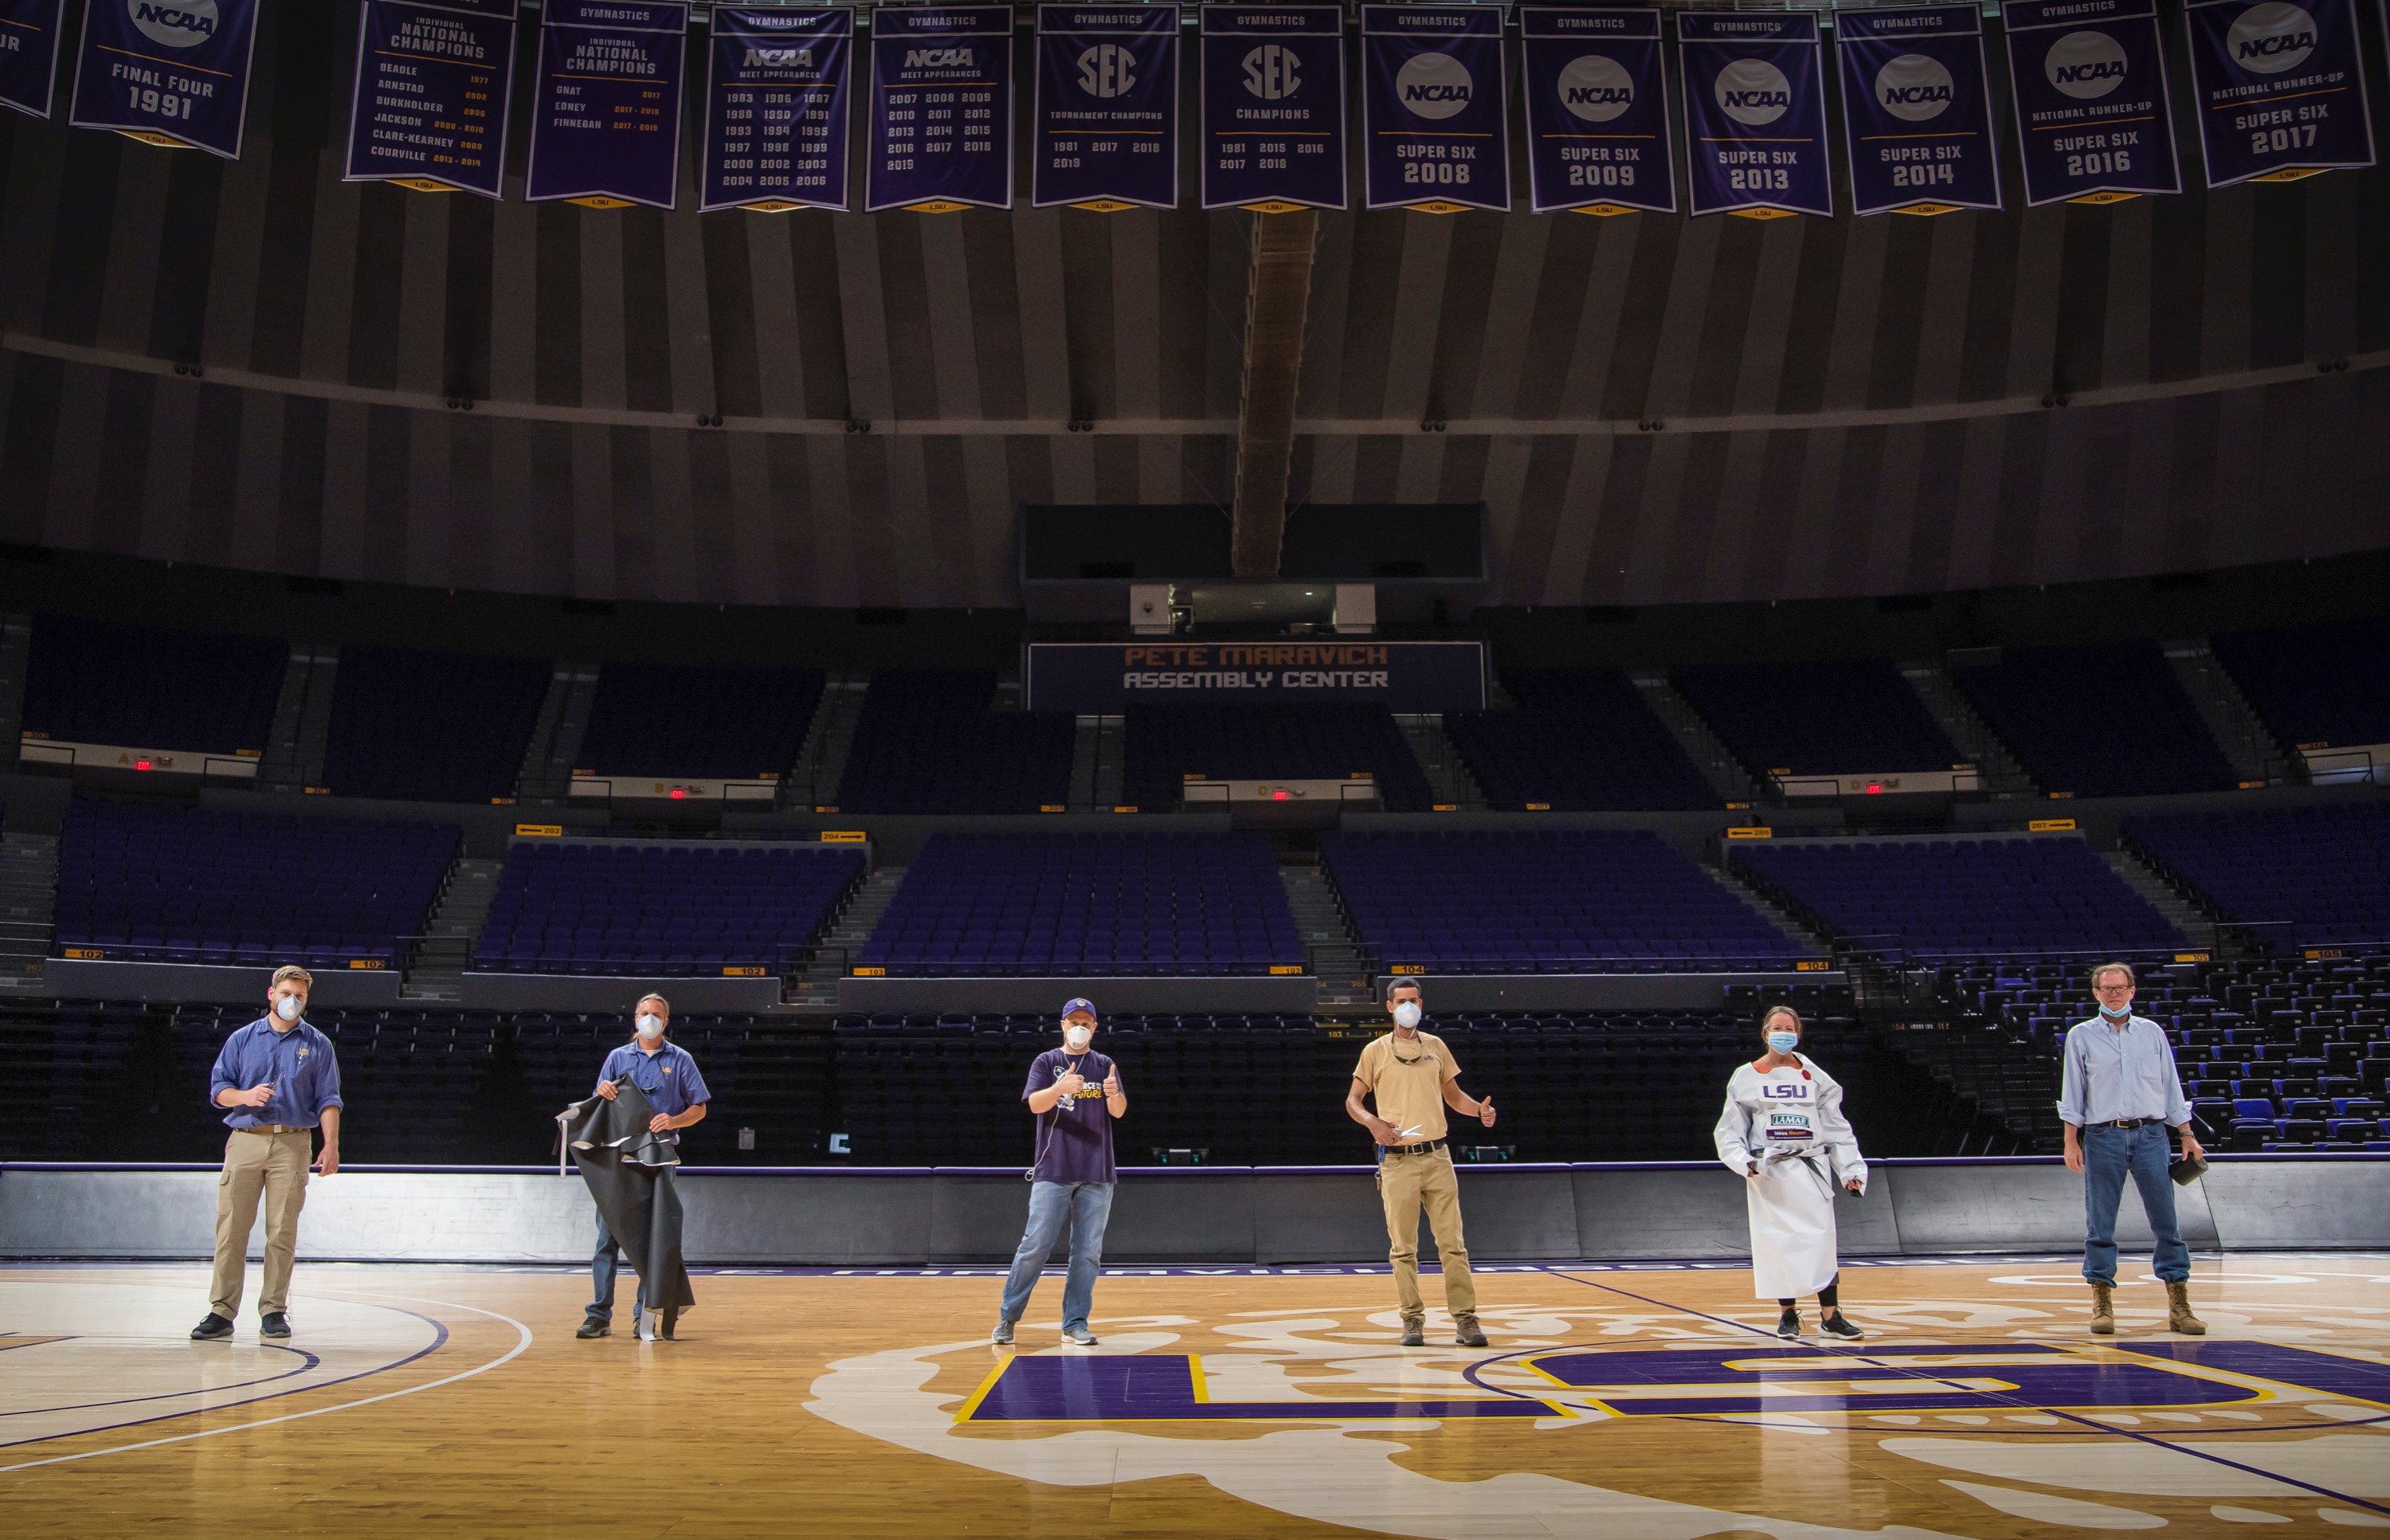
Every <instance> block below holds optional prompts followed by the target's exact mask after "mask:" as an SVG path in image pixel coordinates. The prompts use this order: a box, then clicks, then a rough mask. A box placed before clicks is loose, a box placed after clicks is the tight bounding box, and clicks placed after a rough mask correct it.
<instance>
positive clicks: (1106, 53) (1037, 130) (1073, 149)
mask: <svg viewBox="0 0 2390 1540" xmlns="http://www.w3.org/2000/svg"><path fill="white" fill-rule="evenodd" d="M1034 124H1035V127H1034V130H1033V132H1032V136H1031V155H1032V160H1031V165H1032V166H1033V167H1034V170H1033V171H1032V172H1031V173H1030V183H1029V185H1030V201H1031V202H1032V203H1034V205H1036V206H1037V207H1038V208H1041V209H1043V208H1047V207H1049V206H1051V205H1053V204H1056V203H1068V204H1071V205H1073V206H1074V207H1077V208H1082V209H1092V210H1094V211H1096V212H1099V213H1113V212H1118V211H1120V210H1122V209H1135V208H1145V209H1175V208H1176V207H1177V206H1178V7H1177V6H1118V7H1115V8H1113V9H1110V10H1105V9H1099V8H1097V7H1094V6H1056V5H1047V6H1038V7H1037V96H1036V110H1035V112H1034Z"/></svg>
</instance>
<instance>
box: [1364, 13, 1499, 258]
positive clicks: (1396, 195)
mask: <svg viewBox="0 0 2390 1540" xmlns="http://www.w3.org/2000/svg"><path fill="white" fill-rule="evenodd" d="M1361 79H1362V86H1361V143H1362V146H1363V151H1362V158H1361V164H1362V170H1363V186H1364V191H1365V192H1366V195H1367V203H1368V207H1369V208H1372V209H1418V210H1420V211H1421V212H1426V213H1437V214H1450V213H1458V212H1461V211H1462V210H1464V209H1491V210H1494V211H1496V212H1506V211H1508V210H1509V208H1510V88H1509V85H1508V83H1507V82H1506V81H1505V80H1504V78H1503V73H1502V13H1501V11H1500V9H1499V8H1498V7H1496V6H1420V5H1403V6H1362V7H1361Z"/></svg>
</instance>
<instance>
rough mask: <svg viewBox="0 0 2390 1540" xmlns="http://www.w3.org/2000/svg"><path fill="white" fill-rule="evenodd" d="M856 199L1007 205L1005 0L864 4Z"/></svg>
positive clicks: (948, 208)
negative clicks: (866, 49)
mask: <svg viewBox="0 0 2390 1540" xmlns="http://www.w3.org/2000/svg"><path fill="white" fill-rule="evenodd" d="M870 153H871V160H870V165H869V168H868V170H867V172H866V173H865V181H864V186H865V193H864V209H865V212H868V213H877V212H880V210H882V209H908V210H911V211H912V212H915V213H924V214H944V213H953V212H955V211H957V210H958V209H970V208H979V209H1009V208H1011V207H1012V7H1011V6H881V7H880V8H879V9H878V10H875V11H873V12H872V13H871V152H870Z"/></svg>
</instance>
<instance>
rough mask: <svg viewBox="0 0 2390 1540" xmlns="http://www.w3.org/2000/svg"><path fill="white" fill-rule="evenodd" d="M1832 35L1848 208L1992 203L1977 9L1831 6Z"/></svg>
mask: <svg viewBox="0 0 2390 1540" xmlns="http://www.w3.org/2000/svg"><path fill="white" fill-rule="evenodd" d="M1834 44H1835V52H1836V53H1837V55H1839V56H1840V59H1841V63H1842V70H1843V145H1844V149H1845V150H1846V151H1847V152H1848V155H1849V160H1850V172H1851V205H1852V208H1853V210H1854V212H1858V213H1862V214H1880V213H1885V212H1894V213H1905V214H1941V213H1948V212H1952V211H1953V210H1957V209H1997V208H1998V207H1999V206H2000V166H1999V160H1998V151H1997V148H1996V136H1995V135H1994V134H1993V132H1992V97H1991V88H1990V85H1989V83H1988V77H1987V75H1986V74H1985V69H1984V18H1983V13H1982V12H1981V11H1980V10H1978V9H1977V8H1976V7H1975V6H1916V7H1913V8H1907V9H1899V10H1889V9H1887V10H1856V9H1854V10H1844V11H1836V12H1835V13H1834Z"/></svg>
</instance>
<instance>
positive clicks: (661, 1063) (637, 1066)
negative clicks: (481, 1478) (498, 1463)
mask: <svg viewBox="0 0 2390 1540" xmlns="http://www.w3.org/2000/svg"><path fill="white" fill-rule="evenodd" d="M671 1025H672V1003H671V1002H670V1001H668V1000H666V999H665V998H664V997H663V996H662V995H642V996H640V998H639V1004H638V1032H637V1034H636V1036H634V1037H633V1038H632V1039H631V1040H630V1041H629V1042H628V1043H625V1044H623V1046H620V1047H618V1048H616V1049H615V1050H614V1051H613V1052H611V1053H610V1054H608V1055H607V1056H606V1064H605V1068H603V1069H602V1070H600V1071H599V1072H598V1095H599V1096H601V1097H605V1098H606V1099H607V1100H608V1101H612V1100H613V1099H614V1098H615V1097H617V1096H619V1095H621V1091H620V1090H619V1088H618V1087H619V1086H620V1084H621V1083H622V1082H623V1081H625V1080H627V1081H629V1082H630V1083H631V1084H634V1085H636V1086H637V1087H638V1088H639V1091H640V1094H641V1095H643V1096H645V1097H647V1098H648V1104H649V1106H650V1107H652V1108H654V1109H655V1115H654V1116H653V1117H652V1118H650V1119H649V1122H648V1127H649V1131H650V1132H652V1133H654V1134H656V1135H658V1136H662V1137H663V1138H666V1139H669V1140H670V1141H672V1142H673V1143H674V1144H678V1143H679V1142H680V1133H679V1131H680V1130H681V1129H684V1128H688V1127H692V1126H694V1125H695V1124H697V1123H702V1122H704V1121H705V1104H706V1100H707V1097H708V1093H707V1091H706V1089H705V1077H704V1076H703V1075H701V1074H700V1073H698V1070H697V1060H696V1059H694V1058H692V1057H690V1055H689V1051H688V1050H687V1048H684V1047H682V1046H680V1045H679V1044H677V1043H671V1042H667V1041H665V1038H664V1029H665V1028H667V1027H669V1026H671ZM633 1239H634V1243H635V1244H636V1238H633ZM621 1262H622V1251H621V1248H620V1247H619V1246H618V1245H617V1244H616V1237H615V1235H614V1233H613V1232H612V1231H611V1230H610V1229H608V1228H607V1227H606V1213H605V1211H604V1210H602V1209H600V1210H599V1211H598V1250H597V1251H596V1253H595V1254H594V1255H592V1256H591V1257H590V1259H589V1274H590V1278H591V1280H592V1282H593V1283H595V1285H596V1293H595V1297H594V1298H593V1299H592V1300H591V1301H590V1304H589V1313H588V1315H587V1316H586V1317H585V1319H584V1320H583V1321H582V1323H581V1328H580V1329H579V1330H578V1331H575V1332H574V1333H573V1335H574V1336H575V1337H604V1336H608V1335H610V1333H611V1332H612V1331H613V1329H614V1328H613V1319H614V1270H615V1268H616V1267H617V1266H618V1265H619V1264H621ZM647 1287H648V1285H647V1279H646V1278H644V1277H642V1278H641V1279H640V1280H639V1291H638V1293H637V1295H636V1297H635V1298H634V1301H633V1303H632V1309H633V1310H634V1311H635V1312H636V1310H637V1309H639V1308H640V1306H641V1305H643V1304H644V1303H645V1302H646V1299H647ZM676 1315H679V1312H678V1311H676V1310H667V1311H665V1312H664V1318H663V1334H664V1336H665V1337H667V1338H669V1337H671V1336H672V1334H673V1323H674V1317H675V1316H676Z"/></svg>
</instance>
